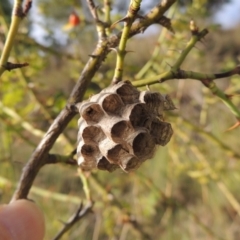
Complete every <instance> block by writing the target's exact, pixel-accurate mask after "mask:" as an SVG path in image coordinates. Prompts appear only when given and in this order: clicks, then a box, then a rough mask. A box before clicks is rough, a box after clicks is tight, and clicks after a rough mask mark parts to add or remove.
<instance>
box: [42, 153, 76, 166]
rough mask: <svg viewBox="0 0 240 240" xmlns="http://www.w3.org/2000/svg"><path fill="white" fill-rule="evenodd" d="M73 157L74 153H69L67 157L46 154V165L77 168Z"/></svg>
mask: <svg viewBox="0 0 240 240" xmlns="http://www.w3.org/2000/svg"><path fill="white" fill-rule="evenodd" d="M74 155H75V153H71V154H70V155H67V156H63V155H59V154H48V157H47V161H46V164H56V163H64V164H68V165H72V166H77V160H76V159H74V157H73V156H74Z"/></svg>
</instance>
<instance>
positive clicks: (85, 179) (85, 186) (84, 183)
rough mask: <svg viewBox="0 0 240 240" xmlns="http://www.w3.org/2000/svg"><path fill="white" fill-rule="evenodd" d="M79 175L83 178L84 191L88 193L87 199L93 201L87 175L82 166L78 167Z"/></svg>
mask: <svg viewBox="0 0 240 240" xmlns="http://www.w3.org/2000/svg"><path fill="white" fill-rule="evenodd" d="M78 175H79V177H80V178H81V181H82V184H83V191H84V193H85V195H86V199H87V201H88V202H91V192H90V188H89V184H88V179H87V176H86V175H85V173H84V172H83V171H82V170H81V169H80V168H78Z"/></svg>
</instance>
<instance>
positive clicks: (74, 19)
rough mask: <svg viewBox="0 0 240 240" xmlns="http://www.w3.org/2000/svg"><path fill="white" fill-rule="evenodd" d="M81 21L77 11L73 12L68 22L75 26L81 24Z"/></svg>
mask: <svg viewBox="0 0 240 240" xmlns="http://www.w3.org/2000/svg"><path fill="white" fill-rule="evenodd" d="M80 22H81V20H80V18H79V16H78V15H77V14H76V13H75V12H72V13H71V14H70V16H69V18H68V23H69V24H70V25H71V26H73V27H75V26H77V25H79V24H80Z"/></svg>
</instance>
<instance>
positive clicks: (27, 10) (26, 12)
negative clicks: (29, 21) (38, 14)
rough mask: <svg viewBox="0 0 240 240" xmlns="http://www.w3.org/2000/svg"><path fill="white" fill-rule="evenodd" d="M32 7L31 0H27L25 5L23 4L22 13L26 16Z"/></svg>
mask: <svg viewBox="0 0 240 240" xmlns="http://www.w3.org/2000/svg"><path fill="white" fill-rule="evenodd" d="M31 7H32V0H27V1H26V3H25V5H24V8H23V15H24V17H25V16H27V14H28V12H29V10H30V9H31Z"/></svg>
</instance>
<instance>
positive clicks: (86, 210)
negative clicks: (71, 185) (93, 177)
mask: <svg viewBox="0 0 240 240" xmlns="http://www.w3.org/2000/svg"><path fill="white" fill-rule="evenodd" d="M92 207H93V202H89V203H88V204H87V205H86V206H85V207H84V208H83V204H82V203H81V204H80V206H79V208H78V209H77V211H76V213H74V214H73V216H72V217H70V218H69V220H68V221H67V222H66V223H64V226H63V228H62V229H61V230H60V231H59V233H58V234H57V235H56V236H55V237H54V238H53V240H58V239H61V237H62V236H63V235H64V233H66V232H67V231H69V230H70V228H72V226H73V225H75V224H76V223H77V222H78V221H79V220H80V219H82V218H83V217H84V216H86V215H87V214H88V213H90V212H91V211H92Z"/></svg>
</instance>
